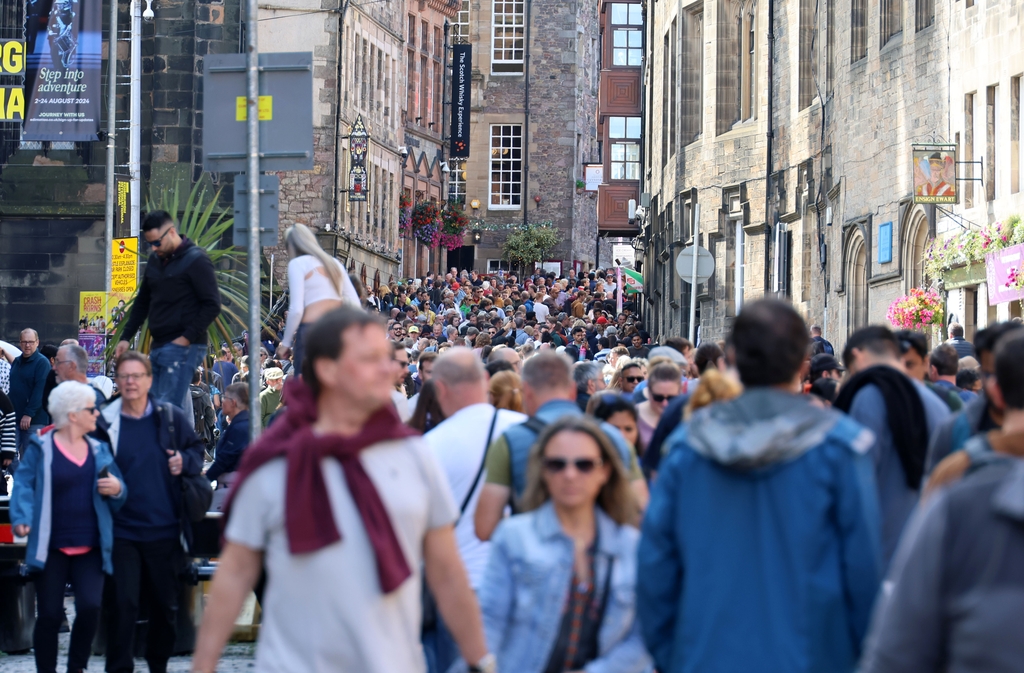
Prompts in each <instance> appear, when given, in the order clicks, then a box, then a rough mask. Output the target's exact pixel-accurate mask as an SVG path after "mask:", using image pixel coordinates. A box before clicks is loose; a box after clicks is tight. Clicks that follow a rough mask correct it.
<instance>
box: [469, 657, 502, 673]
mask: <svg viewBox="0 0 1024 673" xmlns="http://www.w3.org/2000/svg"><path fill="white" fill-rule="evenodd" d="M469 673H498V658H497V657H495V656H494V654H493V653H491V652H488V653H487V654H485V655H484V658H483V659H481V660H480V661H478V662H476V663H475V664H470V666H469Z"/></svg>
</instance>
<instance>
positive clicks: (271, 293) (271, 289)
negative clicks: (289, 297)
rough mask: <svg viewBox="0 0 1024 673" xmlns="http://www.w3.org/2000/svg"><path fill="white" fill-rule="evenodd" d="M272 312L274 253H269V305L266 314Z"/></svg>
mask: <svg viewBox="0 0 1024 673" xmlns="http://www.w3.org/2000/svg"><path fill="white" fill-rule="evenodd" d="M273 310H274V253H270V305H269V306H267V313H270V312H271V311H273Z"/></svg>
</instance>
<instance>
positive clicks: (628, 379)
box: [622, 376, 644, 383]
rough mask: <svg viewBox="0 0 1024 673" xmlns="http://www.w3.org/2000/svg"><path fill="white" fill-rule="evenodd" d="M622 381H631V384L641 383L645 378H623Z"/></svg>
mask: <svg viewBox="0 0 1024 673" xmlns="http://www.w3.org/2000/svg"><path fill="white" fill-rule="evenodd" d="M622 380H624V381H629V382H630V383H640V382H641V381H643V380H644V377H643V376H623V377H622Z"/></svg>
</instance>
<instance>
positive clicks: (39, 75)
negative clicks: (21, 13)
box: [21, 0, 103, 142]
mask: <svg viewBox="0 0 1024 673" xmlns="http://www.w3.org/2000/svg"><path fill="white" fill-rule="evenodd" d="M102 5H103V3H102V1H101V0H52V2H30V3H28V5H27V16H26V21H25V47H26V48H25V51H26V58H25V90H26V94H27V95H26V103H27V105H26V114H25V122H24V126H23V128H22V133H21V138H22V140H50V141H65V142H72V141H89V140H97V139H98V138H99V130H100V103H101V100H102V90H101V88H100V65H101V55H100V54H101V47H102V38H101V34H100V26H101V9H102Z"/></svg>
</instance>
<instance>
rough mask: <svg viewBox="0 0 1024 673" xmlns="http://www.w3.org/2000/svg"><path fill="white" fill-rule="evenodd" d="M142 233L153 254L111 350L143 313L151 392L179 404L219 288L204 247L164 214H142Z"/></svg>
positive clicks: (121, 347)
mask: <svg viewBox="0 0 1024 673" xmlns="http://www.w3.org/2000/svg"><path fill="white" fill-rule="evenodd" d="M142 237H143V238H145V239H146V242H147V243H149V244H150V246H152V247H153V254H151V255H150V256H149V261H148V262H147V264H146V271H145V274H144V275H143V277H142V286H141V287H139V294H138V296H137V297H136V298H135V303H134V304H133V305H132V311H131V315H129V316H128V323H127V324H126V325H125V329H124V334H123V335H122V340H121V341H120V342H118V344H117V348H116V350H115V352H114V355H115V356H120V355H121V353H123V352H125V351H126V350H128V342H129V341H130V340H131V339H132V337H134V336H135V333H136V332H137V331H138V330H139V328H140V327H142V323H143V322H145V320H146V319H147V318H148V319H149V331H150V334H152V335H153V347H152V348H151V349H150V353H149V358H150V362H151V363H152V366H153V397H154V398H155V399H156V400H157V401H158V402H170V403H172V404H176V405H178V406H180V407H183V408H184V407H185V405H186V397H187V396H188V387H189V384H190V383H191V382H192V372H193V371H195V369H196V367H198V366H199V363H200V362H202V359H203V357H205V355H206V350H207V349H206V330H207V328H208V327H209V326H210V323H212V322H213V321H214V319H215V318H216V317H217V316H218V315H219V314H220V290H219V289H218V287H217V278H216V276H215V275H214V272H213V263H212V262H211V261H210V258H209V257H208V256H207V255H206V251H205V250H203V249H202V248H200V247H198V246H196V244H195V243H193V242H192V241H190V240H189V239H188V238H184V237H182V236H181V235H179V234H178V227H177V225H176V224H175V223H174V218H172V217H171V216H170V214H168V213H166V212H164V211H162V210H158V211H156V212H152V213H150V214H149V215H147V216H146V219H145V220H144V221H143V222H142ZM189 401H191V400H189Z"/></svg>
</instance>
